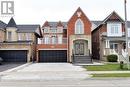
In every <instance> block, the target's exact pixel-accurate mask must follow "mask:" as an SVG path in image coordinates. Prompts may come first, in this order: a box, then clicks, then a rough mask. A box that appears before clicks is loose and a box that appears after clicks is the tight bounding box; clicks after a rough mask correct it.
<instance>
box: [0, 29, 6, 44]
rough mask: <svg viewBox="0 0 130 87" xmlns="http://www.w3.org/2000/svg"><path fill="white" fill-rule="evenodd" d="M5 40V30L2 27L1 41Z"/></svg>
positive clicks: (0, 32)
mask: <svg viewBox="0 0 130 87" xmlns="http://www.w3.org/2000/svg"><path fill="white" fill-rule="evenodd" d="M4 40H5V31H4V30H3V29H0V42H3V41H4Z"/></svg>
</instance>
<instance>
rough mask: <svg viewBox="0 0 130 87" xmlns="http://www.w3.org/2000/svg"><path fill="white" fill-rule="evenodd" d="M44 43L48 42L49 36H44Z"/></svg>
mask: <svg viewBox="0 0 130 87" xmlns="http://www.w3.org/2000/svg"><path fill="white" fill-rule="evenodd" d="M44 42H45V44H50V38H49V36H45V41H44Z"/></svg>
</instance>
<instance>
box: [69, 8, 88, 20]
mask: <svg viewBox="0 0 130 87" xmlns="http://www.w3.org/2000/svg"><path fill="white" fill-rule="evenodd" d="M83 16H84V18H85V19H86V20H88V21H89V22H90V20H89V19H88V17H87V16H86V15H85V13H84V12H83V11H82V9H81V8H80V7H79V8H78V9H77V10H76V11H75V12H74V14H73V16H72V17H71V18H70V20H69V21H71V19H73V18H76V19H78V18H81V17H83Z"/></svg>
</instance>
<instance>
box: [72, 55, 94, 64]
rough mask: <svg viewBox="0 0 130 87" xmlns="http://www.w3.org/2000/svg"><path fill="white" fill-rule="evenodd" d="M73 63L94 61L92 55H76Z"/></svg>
mask: <svg viewBox="0 0 130 87" xmlns="http://www.w3.org/2000/svg"><path fill="white" fill-rule="evenodd" d="M73 63H74V64H75V63H78V64H80V63H81V64H88V63H92V60H91V57H90V56H77V55H75V56H74V58H73Z"/></svg>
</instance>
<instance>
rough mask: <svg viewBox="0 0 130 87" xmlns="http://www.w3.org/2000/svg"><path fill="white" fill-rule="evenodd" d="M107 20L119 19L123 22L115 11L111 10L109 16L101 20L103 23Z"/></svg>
mask: <svg viewBox="0 0 130 87" xmlns="http://www.w3.org/2000/svg"><path fill="white" fill-rule="evenodd" d="M107 21H120V22H124V20H123V19H122V18H121V17H120V16H119V15H118V14H117V13H116V12H115V11H113V12H112V13H111V14H110V15H109V16H107V17H106V18H105V19H104V20H103V23H105V22H107Z"/></svg>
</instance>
